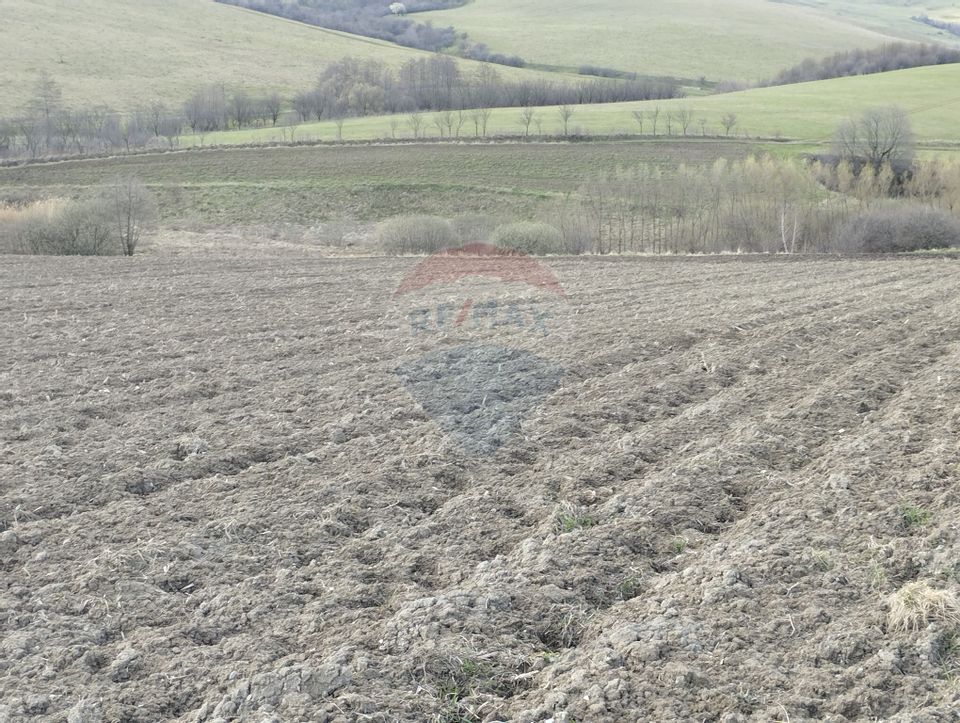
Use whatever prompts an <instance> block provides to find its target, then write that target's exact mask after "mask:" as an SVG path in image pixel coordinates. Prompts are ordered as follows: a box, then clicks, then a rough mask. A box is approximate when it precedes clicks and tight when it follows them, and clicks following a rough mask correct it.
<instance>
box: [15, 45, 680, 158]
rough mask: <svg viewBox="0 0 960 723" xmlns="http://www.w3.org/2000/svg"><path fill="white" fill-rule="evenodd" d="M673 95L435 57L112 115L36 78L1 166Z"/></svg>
mask: <svg viewBox="0 0 960 723" xmlns="http://www.w3.org/2000/svg"><path fill="white" fill-rule="evenodd" d="M680 94H681V91H680V89H679V86H677V85H676V84H672V83H669V82H666V81H663V82H660V81H639V80H638V81H613V80H600V79H590V80H582V81H578V82H552V81H547V80H542V81H541V80H537V81H508V80H505V79H503V78H502V76H501V75H500V73H499V72H498V71H497V70H496V68H494V67H493V66H491V65H489V64H484V65H481V66H480V67H479V68H478V69H477V70H475V71H473V72H469V73H465V72H463V71H462V70H461V69H460V66H459V65H458V64H457V62H456V61H455V60H453V59H452V58H450V57H448V56H442V55H435V56H432V57H428V58H417V59H411V60H409V61H407V62H406V63H405V64H404V65H403V66H401V67H400V68H399V69H397V70H394V69H392V68H390V67H388V66H387V65H385V64H384V63H382V62H380V61H376V60H361V59H357V58H344V59H343V60H340V61H337V62H334V63H331V64H330V65H328V66H327V67H326V68H324V69H323V70H322V71H321V72H320V73H319V75H318V77H317V80H316V81H315V82H314V84H313V86H312V87H310V88H308V89H306V90H304V91H302V92H299V93H296V94H295V95H294V96H292V97H289V96H284V95H282V94H281V93H279V92H275V91H273V92H262V93H252V92H250V91H248V90H246V89H244V88H235V89H228V88H227V87H226V86H224V85H223V84H210V85H206V86H203V87H200V88H198V89H197V90H195V91H194V92H193V93H191V94H190V96H189V97H188V98H187V99H186V100H185V101H184V102H183V103H182V104H180V105H168V104H166V103H163V102H160V101H156V102H152V103H147V104H144V105H141V106H138V107H137V108H135V109H134V110H133V111H132V112H129V113H118V112H116V111H115V110H113V109H111V108H109V107H107V106H94V107H88V108H79V109H78V108H71V107H69V106H68V105H67V104H66V103H65V102H64V99H63V92H62V89H61V88H60V86H59V84H57V83H56V82H55V81H54V80H53V79H52V78H51V77H50V76H49V75H42V76H41V77H40V80H39V81H38V82H37V84H36V86H35V89H34V95H33V97H32V98H31V99H30V101H29V102H28V103H27V104H26V106H25V107H24V108H23V112H22V113H21V114H19V115H18V116H16V117H12V118H6V119H4V118H0V157H2V156H10V157H29V158H37V157H41V156H51V155H95V154H98V153H103V152H107V151H111V150H124V151H126V152H130V151H132V150H137V149H141V148H146V147H148V146H151V145H153V146H156V145H166V146H168V147H170V148H173V147H175V146H176V145H178V143H179V139H180V137H181V135H183V134H184V133H186V132H192V133H195V134H199V135H201V136H202V135H204V134H206V133H211V132H214V131H221V130H228V129H242V128H251V127H268V126H269V127H273V126H278V125H283V124H286V123H290V122H306V121H321V120H332V121H335V122H338V123H341V122H342V121H343V120H344V119H345V118H349V117H358V116H369V115H380V114H384V113H391V114H396V113H409V114H412V115H416V114H419V113H422V112H424V111H437V112H444V113H446V112H451V113H455V114H456V115H457V117H458V118H459V120H460V125H461V126H462V125H463V122H464V121H463V119H464V117H465V115H466V114H468V113H469V114H471V115H474V114H476V113H477V112H481V115H482V116H483V118H484V129H485V124H486V119H488V118H489V111H490V109H492V108H498V107H510V106H524V107H533V106H544V105H561V106H573V105H577V104H581V103H610V102H619V101H628V100H649V99H654V98H672V97H677V96H679V95H680ZM423 122H424V123H426V122H427V121H423ZM527 130H528V131H529V124H528V129H527ZM485 134H486V133H485V132H484V135H485ZM418 135H419V134H418Z"/></svg>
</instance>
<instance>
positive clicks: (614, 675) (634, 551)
mask: <svg viewBox="0 0 960 723" xmlns="http://www.w3.org/2000/svg"><path fill="white" fill-rule="evenodd" d="M415 263H416V262H415V261H414V260H409V259H405V260H397V259H345V258H342V259H330V258H320V257H318V256H307V255H304V256H302V257H300V256H298V257H295V258H291V257H290V256H289V255H288V256H271V255H270V254H266V253H265V254H264V255H262V256H259V257H256V258H252V257H244V256H242V255H236V254H232V255H224V256H221V257H199V256H198V257H189V256H175V257H162V256H142V257H137V258H134V259H54V258H26V257H8V258H5V259H4V262H3V266H2V268H0V404H2V406H0V440H2V441H0V633H2V636H0V721H7V720H9V721H20V720H38V721H64V720H67V721H70V723H83V722H92V721H100V720H102V721H159V720H181V721H227V720H249V721H258V722H259V721H394V720H403V721H427V720H436V721H507V720H509V721H527V722H533V721H547V720H550V719H552V720H554V721H573V720H576V721H632V720H658V721H661V720H662V721H672V720H677V721H681V720H682V721H688V720H698V721H724V722H725V723H734V722H736V721H747V720H757V721H771V720H781V721H786V720H790V721H793V722H794V723H796V722H797V721H804V720H830V721H860V720H864V721H866V720H880V719H882V720H901V721H907V720H909V721H956V720H960V718H958V714H957V711H958V709H960V682H958V680H960V652H958V651H960V634H958V631H957V630H956V629H955V628H953V627H951V623H949V621H945V620H938V619H935V618H933V619H930V620H928V621H925V624H923V625H921V626H920V627H919V629H915V630H898V629H895V628H894V627H892V626H888V624H887V612H888V598H889V596H890V595H891V594H892V593H894V592H896V591H897V590H898V589H900V588H901V587H903V586H904V585H906V584H908V583H910V582H914V581H924V582H927V583H929V584H930V585H931V586H932V587H935V588H937V589H942V590H946V591H948V592H950V591H952V592H957V591H958V590H960V554H958V549H960V548H958V536H960V499H958V486H957V479H958V474H960V445H958V437H957V434H958V431H960V266H958V262H957V261H953V260H948V259H932V258H909V259H876V260H864V259H833V260H829V259H827V260H795V261H790V260H779V259H778V260H767V261H763V262H761V261H759V260H751V259H744V258H730V259H707V260H684V259H674V260H670V259H657V260H652V259H633V260H625V259H620V260H600V259H576V260H565V259H560V260H549V261H547V262H546V265H547V266H548V267H550V268H551V269H552V270H553V272H554V273H555V274H556V276H557V278H558V279H559V281H560V283H561V284H562V287H563V289H564V290H565V295H563V296H562V297H560V296H557V297H556V298H547V297H542V298H541V297H539V296H538V297H537V298H533V297H530V298H525V299H524V301H525V302H529V303H530V304H533V305H535V306H536V305H540V307H539V308H547V307H549V310H550V322H549V325H550V333H549V334H540V335H537V334H533V333H527V334H519V333H517V334H515V335H514V336H513V337H508V336H504V334H506V333H507V332H506V331H504V330H503V329H499V330H498V329H493V328H490V329H486V330H485V329H483V328H478V329H475V330H473V331H469V330H460V329H446V330H440V331H438V332H437V333H431V334H427V333H424V334H418V335H416V336H413V335H411V334H409V333H407V331H409V330H405V328H404V319H405V318H407V316H408V313H409V311H410V308H412V307H410V306H409V304H412V303H421V302H422V303H429V302H430V299H427V298H425V297H424V298H419V299H414V298H410V299H408V298H406V297H399V296H397V295H395V294H394V291H395V290H396V289H397V287H398V285H399V284H400V283H401V281H402V280H403V278H404V274H405V273H406V272H407V271H409V270H410V269H411V268H413V266H414V264H415ZM464 283H467V282H464ZM469 283H473V282H469ZM483 284H486V285H485V286H484V285H483ZM483 284H481V285H480V286H481V287H482V288H480V287H477V288H480V291H481V292H483V293H492V291H491V290H492V289H493V288H494V287H493V286H491V285H490V284H493V282H491V281H489V280H488V281H486V282H483ZM475 290H476V289H472V291H475ZM433 291H434V292H436V293H438V294H440V295H441V296H442V295H443V294H447V295H449V296H450V298H453V296H455V295H456V293H458V289H457V288H456V285H453V286H449V287H444V288H443V289H434V290H433ZM441 292H442V293H441ZM422 293H423V294H427V293H428V290H424V291H423V292H422ZM500 293H502V294H507V293H514V291H510V290H503V289H501V292H500ZM517 293H519V292H517ZM444 298H446V297H444ZM518 328H519V327H518ZM513 331H514V332H515V331H517V329H513ZM461 334H462V335H463V336H462V337H461V336H460V335H461ZM470 344H482V345H484V348H489V347H490V345H491V344H500V345H501V347H503V346H506V347H511V346H512V347H515V348H517V349H520V350H521V351H518V352H517V354H516V355H515V357H514V358H515V359H518V360H520V361H519V362H518V363H517V364H516V365H515V367H514V368H512V370H508V371H507V372H505V373H508V374H514V375H515V376H512V377H511V378H510V383H509V384H507V383H506V382H505V383H504V384H503V385H500V386H496V385H493V386H490V387H489V389H488V391H487V393H486V394H484V395H483V399H482V400H476V399H473V397H471V396H470V393H471V392H472V391H473V390H475V389H476V388H477V387H476V386H475V385H474V382H473V381H471V378H470V374H469V373H468V372H464V373H463V374H459V372H458V374H459V376H457V375H451V374H447V376H443V374H444V373H445V372H444V370H443V369H440V367H441V366H442V362H443V360H445V359H456V360H457V361H456V362H455V364H456V365H459V364H460V363H461V357H458V356H456V353H455V352H454V350H455V349H459V348H462V347H464V345H466V346H469V345H470ZM531 359H539V360H546V361H545V362H544V363H545V364H548V366H546V367H542V368H549V370H550V374H551V375H555V376H553V377H550V378H549V380H548V381H550V383H549V384H548V383H545V382H544V379H547V377H544V376H543V375H541V376H540V377H536V378H535V377H534V376H530V377H529V378H530V379H531V380H532V381H537V380H538V379H539V381H540V382H541V383H540V384H539V386H537V387H536V394H537V396H536V398H535V399H534V398H531V399H530V400H525V401H524V402H523V403H522V404H519V405H516V409H514V408H513V407H511V408H510V409H511V410H514V411H516V413H515V414H514V413H513V412H511V413H510V414H507V413H503V414H500V415H499V416H497V415H496V414H493V413H492V412H491V414H493V416H492V417H489V418H490V419H493V422H491V424H493V423H496V424H498V425H500V426H499V427H498V428H497V430H498V431H497V434H496V435H495V437H494V436H490V435H489V434H486V433H484V435H485V436H481V438H480V439H481V441H482V442H483V444H479V445H475V446H474V447H472V448H471V447H470V445H463V444H458V434H459V435H460V436H461V437H463V436H464V435H466V436H469V434H472V432H471V430H473V429H474V428H473V427H470V428H469V429H467V432H464V429H465V428H464V427H463V425H462V424H460V426H459V427H457V424H459V422H458V421H457V420H456V419H454V420H451V419H449V418H447V417H446V416H444V415H445V414H446V412H444V410H445V409H446V410H447V411H449V409H448V408H446V407H444V406H443V404H444V403H446V402H445V400H447V399H448V397H444V398H443V399H442V400H440V401H438V400H437V399H434V398H430V399H427V401H425V402H424V403H423V404H421V403H419V402H418V401H417V400H416V394H420V393H422V390H423V385H424V382H423V379H424V378H425V377H424V376H423V374H422V373H421V372H423V370H424V369H426V370H428V371H427V372H423V373H436V374H438V375H440V376H438V378H441V377H442V379H443V384H445V385H448V386H445V387H444V389H445V390H447V391H449V393H450V394H451V395H453V397H456V395H457V394H460V393H461V392H463V393H464V394H466V395H467V396H466V397H464V398H466V399H468V402H464V404H465V405H467V406H466V407H464V409H463V410H462V411H463V413H464V414H475V413H476V414H479V416H477V417H476V418H475V419H474V421H476V423H477V424H482V422H483V419H487V418H488V417H484V416H483V414H481V413H480V412H478V410H488V409H491V408H492V409H494V410H496V409H498V408H499V407H495V406H494V407H488V406H487V405H488V404H489V405H495V404H496V403H497V402H496V400H494V401H490V400H489V399H488V395H489V394H493V395H496V394H500V393H504V394H507V393H512V392H511V391H510V390H513V389H515V388H517V386H519V387H524V386H525V385H524V384H522V383H521V382H522V381H523V379H524V378H526V377H524V376H523V375H531V374H534V372H533V371H531V370H535V365H534V364H533V363H532V362H530V360H531ZM418 360H421V361H420V362H419V363H420V365H419V366H417V364H418ZM423 360H426V361H423ZM438 360H439V361H438ZM498 364H499V363H498ZM449 368H453V367H449V366H448V369H449ZM456 368H457V369H459V368H460V367H459V366H457V367H456ZM501 368H502V367H500V366H498V369H501ZM411 369H414V370H415V371H416V372H417V373H418V374H421V376H418V377H416V378H415V379H414V381H413V382H411V381H410V379H411V378H412V377H411V376H410V375H411V374H412V372H410V371H409V370H411ZM405 374H406V376H404V375H405ZM456 379H461V380H462V384H461V388H460V391H458V388H457V384H456ZM418 385H419V386H418ZM534 386H536V385H534ZM448 387H449V389H448ZM530 388H531V389H533V388H534V387H533V386H531V387H530ZM447 391H445V392H444V393H445V394H446V393H447ZM453 397H451V398H453ZM457 398H458V399H459V398H460V397H457ZM422 399H423V397H421V400H422ZM470 400H472V401H470ZM527 401H529V402H530V403H527ZM438 410H439V412H438ZM471 424H473V422H471ZM454 427H456V429H455V430H454V431H453V432H451V430H452V429H454ZM468 433H469V434H468ZM473 438H474V439H477V437H473Z"/></svg>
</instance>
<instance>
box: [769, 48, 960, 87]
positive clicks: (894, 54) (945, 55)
mask: <svg viewBox="0 0 960 723" xmlns="http://www.w3.org/2000/svg"><path fill="white" fill-rule="evenodd" d="M948 63H960V50H958V49H955V48H948V47H945V46H943V45H935V44H920V43H887V44H886V45H881V46H880V47H879V48H871V49H869V50H847V51H843V52H840V53H835V54H834V55H831V56H830V57H828V58H823V59H822V60H817V59H814V58H807V59H806V60H804V61H803V62H801V63H799V64H797V65H795V66H793V67H792V68H788V69H787V70H784V71H781V72H780V73H778V74H777V75H776V76H774V77H773V78H772V79H771V80H768V81H766V82H764V83H763V85H788V84H790V83H805V82H807V81H811V80H826V79H827V78H842V77H845V76H850V75H869V74H871V73H885V72H888V71H891V70H903V69H905V68H917V67H921V66H925V65H945V64H948Z"/></svg>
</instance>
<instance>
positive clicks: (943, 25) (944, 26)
mask: <svg viewBox="0 0 960 723" xmlns="http://www.w3.org/2000/svg"><path fill="white" fill-rule="evenodd" d="M911 20H915V21H917V22H918V23H923V24H924V25H929V26H930V27H931V28H936V29H937V30H946V31H947V32H948V33H950V34H951V35H958V36H960V23H951V22H948V21H946V20H935V19H934V18H931V17H930V16H928V15H915V16H914V17H912V18H911Z"/></svg>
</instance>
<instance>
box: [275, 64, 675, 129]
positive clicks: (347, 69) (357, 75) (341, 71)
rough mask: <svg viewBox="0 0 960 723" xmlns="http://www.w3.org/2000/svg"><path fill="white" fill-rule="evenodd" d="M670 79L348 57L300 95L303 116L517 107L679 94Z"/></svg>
mask: <svg viewBox="0 0 960 723" xmlns="http://www.w3.org/2000/svg"><path fill="white" fill-rule="evenodd" d="M680 95H681V90H680V88H679V86H677V85H676V84H675V83H671V82H668V81H648V80H628V81H608V80H599V79H594V80H584V81H579V82H574V83H570V82H550V81H547V80H538V81H508V80H504V79H503V77H502V76H501V75H500V73H498V72H497V70H496V69H495V68H493V67H492V66H490V65H484V66H482V67H481V68H480V69H478V70H477V71H475V72H473V73H464V72H462V71H461V69H460V66H459V65H457V63H456V62H455V61H454V60H453V59H452V58H449V57H446V56H434V57H431V58H421V59H415V60H410V61H408V62H406V63H405V64H404V65H403V66H401V68H400V69H399V70H398V71H394V70H392V69H391V68H389V67H388V66H386V65H384V64H383V63H382V62H380V61H376V60H361V59H357V58H345V59H343V60H341V61H338V62H336V63H332V64H330V65H329V66H327V67H326V68H325V69H324V70H323V71H322V72H321V73H320V75H319V77H318V78H317V81H316V83H315V84H314V86H313V87H312V88H311V89H309V90H307V91H304V92H302V93H299V94H297V96H296V97H295V98H294V99H293V107H294V110H295V111H296V112H297V115H298V116H299V118H300V120H308V119H314V120H323V119H335V118H337V117H348V116H366V115H380V114H383V113H409V112H414V111H437V110H465V109H471V108H501V107H514V106H547V105H580V104H585V103H617V102H623V101H631V100H650V99H662V98H676V97H679V96H680Z"/></svg>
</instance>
